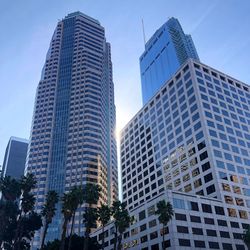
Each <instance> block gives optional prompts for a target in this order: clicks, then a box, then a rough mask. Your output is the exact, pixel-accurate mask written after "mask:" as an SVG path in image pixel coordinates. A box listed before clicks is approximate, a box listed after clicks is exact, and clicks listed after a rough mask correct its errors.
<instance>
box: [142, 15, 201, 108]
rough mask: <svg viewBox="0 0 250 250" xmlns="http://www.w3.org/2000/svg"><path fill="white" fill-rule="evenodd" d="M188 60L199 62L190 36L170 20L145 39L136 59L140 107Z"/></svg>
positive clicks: (176, 22) (178, 24)
mask: <svg viewBox="0 0 250 250" xmlns="http://www.w3.org/2000/svg"><path fill="white" fill-rule="evenodd" d="M188 58H193V59H196V60H198V61H199V57H198V54H197V51H196V48H195V46H194V43H193V40H192V37H191V36H190V35H186V34H185V33H184V32H183V30H182V27H181V25H180V23H179V21H178V20H177V19H176V18H173V17H172V18H170V19H169V20H168V21H167V22H166V23H164V24H163V25H162V26H161V27H160V28H159V29H158V30H157V31H156V32H155V33H154V35H153V36H152V37H151V38H150V39H149V41H148V42H147V43H146V45H145V51H144V52H143V54H142V55H141V57H140V69H141V87H142V99H143V105H144V104H146V103H147V102H148V101H149V99H150V98H152V97H153V95H154V94H155V93H156V92H157V91H158V90H159V89H160V87H161V86H162V85H163V84H164V83H165V82H166V81H167V80H169V79H170V78H171V77H172V76H173V75H174V74H175V72H176V71H177V70H178V69H179V68H180V66H181V65H182V64H183V63H185V61H186V60H187V59H188Z"/></svg>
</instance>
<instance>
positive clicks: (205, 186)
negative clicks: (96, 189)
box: [121, 59, 250, 249]
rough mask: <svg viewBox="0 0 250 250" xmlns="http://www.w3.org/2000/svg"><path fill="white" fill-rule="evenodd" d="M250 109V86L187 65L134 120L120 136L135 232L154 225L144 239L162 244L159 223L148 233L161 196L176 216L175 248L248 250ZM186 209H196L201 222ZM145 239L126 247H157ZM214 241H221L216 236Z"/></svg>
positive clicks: (193, 64) (126, 198) (171, 243)
mask: <svg viewBox="0 0 250 250" xmlns="http://www.w3.org/2000/svg"><path fill="white" fill-rule="evenodd" d="M249 105H250V86H249V85H247V84H244V83H242V82H240V81H239V80H236V79H234V78H232V77H230V76H228V75H226V74H224V73H222V72H220V71H218V70H216V69H214V68H211V67H209V66H207V65H205V64H202V63H199V62H197V61H195V60H192V59H189V60H188V61H187V62H186V63H185V64H183V65H182V67H181V68H180V69H179V70H178V71H177V72H176V73H175V74H174V76H173V77H172V78H171V79H170V80H169V81H168V82H166V83H165V84H164V85H163V86H162V87H161V89H160V90H159V91H158V92H157V93H156V95H155V96H154V97H153V98H152V99H151V100H150V101H149V102H148V103H147V104H146V105H145V106H144V107H143V108H142V109H141V110H140V111H139V112H138V113H137V114H136V115H135V117H134V118H133V119H132V120H131V121H130V122H129V123H128V124H127V125H126V127H125V128H124V129H123V131H122V135H121V168H122V189H123V200H124V202H126V204H127V207H128V209H129V210H130V211H131V213H133V214H137V216H138V217H136V219H137V221H141V222H140V223H138V224H137V226H133V227H132V228H131V233H132V231H133V232H134V231H136V232H139V226H140V224H143V223H145V222H148V224H149V227H148V226H146V229H148V230H150V231H148V235H147V236H146V237H147V238H148V239H149V238H150V239H155V241H154V243H157V244H158V242H159V240H160V241H161V236H160V227H159V225H158V229H157V230H156V229H155V228H152V229H150V222H149V220H150V217H149V216H150V207H151V206H152V209H153V210H154V209H155V205H156V201H159V198H157V197H161V199H166V200H171V201H172V203H173V206H174V208H175V211H176V212H177V213H176V215H175V218H174V219H173V221H172V222H171V225H170V227H171V228H172V229H171V230H172V232H169V234H168V235H167V239H168V243H167V244H168V246H169V247H170V246H171V248H170V249H182V247H186V248H185V249H194V248H196V247H201V248H206V249H210V248H212V247H211V246H212V245H213V246H216V247H215V248H216V249H245V247H244V245H243V244H242V240H241V238H240V235H241V234H242V233H243V231H244V229H246V228H247V227H248V226H247V223H248V221H249V213H250V179H249V175H250V151H249V147H250V108H249ZM166 190H171V191H168V194H165V192H166ZM178 195H181V196H182V197H180V196H179V197H177V196H178ZM191 197H192V201H191V203H190V198H191ZM154 199H156V201H154ZM188 200H189V201H188ZM205 200H209V201H210V203H207V204H205ZM185 204H186V205H185ZM180 209H181V210H182V211H181V210H180ZM147 210H148V211H147ZM136 211H137V212H136ZM188 211H195V216H197V217H198V218H196V221H195V219H194V218H192V216H193V215H194V214H190V218H187V217H186V214H188V213H189V212H188ZM179 212H180V213H179ZM140 213H141V214H142V215H143V216H140ZM152 214H153V212H152V213H151V215H152ZM209 214H210V216H209ZM144 215H145V217H144ZM177 215H178V216H177ZM188 217H189V216H188ZM140 218H141V219H140ZM151 218H152V217H151ZM152 219H155V218H152ZM211 219H212V220H211ZM216 220H217V222H216V224H217V225H218V227H216V228H215V227H214V226H213V229H214V232H213V233H211V234H210V231H209V230H210V229H212V228H210V229H209V227H211V225H215V221H216ZM179 221H182V224H181V223H180V222H179ZM183 221H185V222H184V224H183ZM186 221H189V222H188V223H189V224H188V225H187V222H186ZM201 221H202V222H204V225H199V224H197V223H201ZM192 222H194V223H192ZM206 224H207V225H206ZM208 224H209V226H208ZM223 225H224V229H225V226H226V227H227V231H225V230H223V228H220V226H223ZM155 226H156V224H155ZM193 228H195V229H193ZM197 228H198V229H197ZM195 230H196V232H197V233H194V231H195ZM198 230H199V231H200V233H198ZM205 230H206V231H207V233H206V236H205V234H203V231H205ZM208 231H209V233H208ZM151 232H152V234H153V233H154V235H152V238H151ZM176 232H177V234H176ZM189 232H193V234H194V236H192V234H189ZM178 233H180V234H178ZM183 233H184V234H185V237H184V236H183ZM144 234H145V233H142V234H138V233H137V235H136V234H132V235H134V236H133V237H132V238H130V239H128V240H126V241H128V242H129V241H130V245H131V244H132V243H131V242H132V241H133V240H136V242H138V243H136V244H141V245H140V246H141V249H144V248H143V247H142V246H145V247H146V248H145V249H148V248H147V247H149V246H150V245H151V244H153V242H151V241H145V239H144V241H143V240H142V239H141V242H140V237H142V236H144ZM195 234H197V235H204V236H203V238H202V240H201V238H199V237H200V236H199V237H196V236H195ZM188 235H191V236H188ZM216 235H217V236H219V235H220V240H216V241H215V240H214V239H212V238H213V237H210V236H216ZM157 237H159V240H158V241H157V240H156V238H157ZM198 241H200V242H198ZM142 243H144V244H142ZM133 244H135V243H133ZM135 246H136V245H135ZM159 246H160V245H159V244H158V247H159ZM132 249H133V248H132ZM134 249H137V248H136V247H135V248H134ZM155 249H161V248H155Z"/></svg>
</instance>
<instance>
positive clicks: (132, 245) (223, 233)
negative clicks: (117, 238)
mask: <svg viewBox="0 0 250 250" xmlns="http://www.w3.org/2000/svg"><path fill="white" fill-rule="evenodd" d="M163 199H165V200H167V201H170V202H171V204H173V207H174V210H175V215H174V218H173V219H172V220H171V221H170V223H169V224H168V227H167V228H166V230H165V231H164V234H165V245H166V247H167V249H170V250H179V249H186V250H191V249H224V250H245V249H247V248H246V246H245V245H244V243H243V241H242V233H243V232H244V230H245V229H246V228H248V225H249V221H248V220H247V219H242V218H240V219H238V218H233V217H228V216H227V208H226V207H225V204H224V203H223V202H222V201H220V200H218V199H213V198H207V197H203V196H197V195H189V194H185V193H183V192H178V191H166V192H163V193H162V194H160V195H158V196H156V197H154V198H153V199H151V200H149V201H147V202H145V203H143V204H142V205H140V206H138V207H137V208H135V209H133V210H131V212H130V214H131V216H133V217H134V223H133V225H131V226H130V228H129V229H128V230H127V231H126V232H125V233H124V237H123V241H122V244H123V249H131V250H136V249H141V250H161V249H163V248H162V234H163V230H162V224H159V221H158V219H157V215H155V211H156V204H157V202H159V201H160V200H163ZM92 236H93V237H96V239H97V240H99V242H100V243H101V240H102V229H98V230H97V231H95V232H94V233H93V234H92ZM113 244H114V224H113V223H112V222H111V223H110V224H108V225H107V226H106V228H105V249H106V250H111V249H113Z"/></svg>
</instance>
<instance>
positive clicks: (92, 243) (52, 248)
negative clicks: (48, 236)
mask: <svg viewBox="0 0 250 250" xmlns="http://www.w3.org/2000/svg"><path fill="white" fill-rule="evenodd" d="M71 241H72V243H71V247H70V249H69V250H82V246H83V245H84V237H81V236H78V235H76V234H73V235H72V239H71ZM60 244H61V241H60V240H58V239H56V240H54V241H52V242H48V243H47V244H46V245H45V247H44V248H43V250H59V249H60ZM68 245H69V237H67V238H66V239H65V249H68ZM88 249H89V250H90V249H91V250H99V249H101V247H100V245H99V244H98V242H97V241H96V240H94V239H92V238H90V239H89V248H88Z"/></svg>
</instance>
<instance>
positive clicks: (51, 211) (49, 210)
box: [41, 190, 59, 249]
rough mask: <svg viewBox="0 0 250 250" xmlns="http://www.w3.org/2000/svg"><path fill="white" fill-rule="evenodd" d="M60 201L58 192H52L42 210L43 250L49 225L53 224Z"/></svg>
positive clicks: (47, 196)
mask: <svg viewBox="0 0 250 250" xmlns="http://www.w3.org/2000/svg"><path fill="white" fill-rule="evenodd" d="M58 200H59V196H58V194H57V192H56V191H54V190H51V191H49V192H48V193H47V195H46V201H45V204H44V206H43V208H42V216H43V217H44V231H43V237H42V244H41V249H43V247H44V241H45V238H46V234H47V230H48V227H49V224H50V223H51V222H52V219H53V217H54V215H55V211H56V203H57V202H58Z"/></svg>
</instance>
